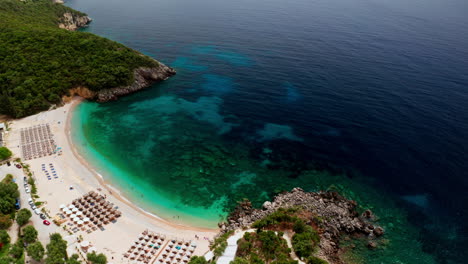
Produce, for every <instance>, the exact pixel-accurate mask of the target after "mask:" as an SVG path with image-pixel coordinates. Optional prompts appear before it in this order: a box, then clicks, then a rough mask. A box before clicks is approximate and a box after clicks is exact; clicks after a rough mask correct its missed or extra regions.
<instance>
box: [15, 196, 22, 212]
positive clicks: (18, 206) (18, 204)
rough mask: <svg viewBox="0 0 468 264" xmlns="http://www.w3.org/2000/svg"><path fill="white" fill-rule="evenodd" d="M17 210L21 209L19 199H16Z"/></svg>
mask: <svg viewBox="0 0 468 264" xmlns="http://www.w3.org/2000/svg"><path fill="white" fill-rule="evenodd" d="M15 208H16V210H19V209H21V201H20V199H19V198H16V203H15Z"/></svg>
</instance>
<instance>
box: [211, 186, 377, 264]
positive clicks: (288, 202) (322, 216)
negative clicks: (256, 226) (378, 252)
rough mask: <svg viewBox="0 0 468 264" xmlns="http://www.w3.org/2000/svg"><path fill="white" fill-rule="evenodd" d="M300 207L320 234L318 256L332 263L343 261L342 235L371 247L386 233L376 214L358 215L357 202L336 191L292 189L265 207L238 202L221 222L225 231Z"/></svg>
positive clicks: (309, 222)
mask: <svg viewBox="0 0 468 264" xmlns="http://www.w3.org/2000/svg"><path fill="white" fill-rule="evenodd" d="M291 207H298V208H301V209H303V210H304V212H306V214H307V215H308V219H309V220H308V224H310V225H312V226H313V227H314V228H315V229H316V230H317V231H318V232H319V234H320V238H321V240H320V250H319V252H318V253H317V255H318V256H320V257H322V258H324V259H327V260H328V261H329V262H330V263H337V264H338V263H340V264H341V263H343V262H342V261H341V260H340V258H339V257H338V255H339V253H340V250H341V251H342V249H340V248H339V240H340V238H341V237H342V235H343V234H346V235H360V236H362V237H366V238H367V239H368V247H369V248H371V249H373V248H376V247H378V243H377V241H376V240H375V239H376V238H377V237H380V236H382V235H384V232H385V231H384V229H383V228H382V227H380V226H376V225H375V224H374V222H373V221H374V218H375V216H374V215H373V214H372V212H371V211H369V210H368V211H366V212H365V213H364V214H362V215H359V213H358V212H357V211H356V208H357V203H356V202H355V201H352V200H348V199H346V198H344V197H343V196H341V195H340V194H338V193H337V192H305V191H304V190H302V189H301V188H294V189H293V190H292V191H291V192H285V193H282V194H279V195H278V196H276V197H275V198H274V200H273V201H271V202H270V201H267V202H265V203H264V204H263V208H262V209H254V208H253V207H252V204H251V203H250V202H249V201H247V200H246V201H243V202H241V203H239V205H238V206H237V207H236V209H235V210H234V212H232V213H231V214H230V215H229V217H228V219H227V223H220V224H219V226H220V228H221V229H222V232H227V231H229V230H237V229H244V228H248V227H250V226H251V225H252V224H253V223H254V222H255V221H257V220H260V219H262V218H264V217H266V216H268V215H269V214H271V213H273V212H275V211H276V210H278V209H279V208H291Z"/></svg>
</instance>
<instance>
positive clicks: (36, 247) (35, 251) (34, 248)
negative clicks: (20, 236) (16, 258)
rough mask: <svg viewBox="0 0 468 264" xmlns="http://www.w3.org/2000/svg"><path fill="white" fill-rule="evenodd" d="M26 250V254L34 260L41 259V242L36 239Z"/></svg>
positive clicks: (42, 250) (42, 252)
mask: <svg viewBox="0 0 468 264" xmlns="http://www.w3.org/2000/svg"><path fill="white" fill-rule="evenodd" d="M26 251H27V252H28V255H29V256H30V257H31V258H32V259H34V260H36V261H41V260H42V258H43V257H44V253H45V249H44V247H43V246H42V244H41V242H39V241H36V242H34V243H32V244H30V245H29V246H28V247H27V248H26Z"/></svg>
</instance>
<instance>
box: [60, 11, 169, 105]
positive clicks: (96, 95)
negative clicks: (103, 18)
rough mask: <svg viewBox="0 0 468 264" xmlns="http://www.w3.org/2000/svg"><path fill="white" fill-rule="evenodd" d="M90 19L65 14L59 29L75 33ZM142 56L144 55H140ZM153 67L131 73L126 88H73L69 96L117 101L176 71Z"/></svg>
mask: <svg viewBox="0 0 468 264" xmlns="http://www.w3.org/2000/svg"><path fill="white" fill-rule="evenodd" d="M91 21H92V19H91V18H90V17H88V16H86V15H84V14H78V13H71V12H66V13H64V14H63V16H62V18H61V19H60V23H59V25H58V26H59V28H63V29H67V30H70V31H75V30H77V29H79V28H81V27H85V26H87V25H88V24H89V23H90V22H91ZM142 56H144V55H142ZM155 62H156V65H157V66H154V67H140V68H137V69H135V70H134V71H133V80H134V81H133V83H132V84H130V85H127V86H120V87H113V88H108V89H104V90H100V91H97V92H95V91H91V90H89V89H87V88H86V87H75V88H73V89H71V90H70V94H71V95H72V96H73V95H79V96H81V97H83V98H86V99H89V100H96V101H98V102H107V101H112V100H117V99H118V98H119V97H121V96H124V95H127V94H131V93H134V92H137V91H139V90H142V89H144V88H147V87H149V86H151V85H152V84H154V83H156V82H159V81H164V80H166V79H168V78H169V77H171V76H173V75H175V74H176V71H175V70H174V69H173V68H171V67H168V66H166V65H164V64H162V63H160V62H158V61H156V60H155Z"/></svg>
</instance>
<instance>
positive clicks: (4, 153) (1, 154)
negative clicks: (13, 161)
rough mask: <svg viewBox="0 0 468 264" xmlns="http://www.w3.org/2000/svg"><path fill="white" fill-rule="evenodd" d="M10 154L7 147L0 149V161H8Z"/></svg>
mask: <svg viewBox="0 0 468 264" xmlns="http://www.w3.org/2000/svg"><path fill="white" fill-rule="evenodd" d="M0 85H1V84H0ZM0 107H1V106H0ZM12 154H13V153H11V150H9V149H8V148H7V147H0V160H6V159H8V158H10V157H11V155H12Z"/></svg>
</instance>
